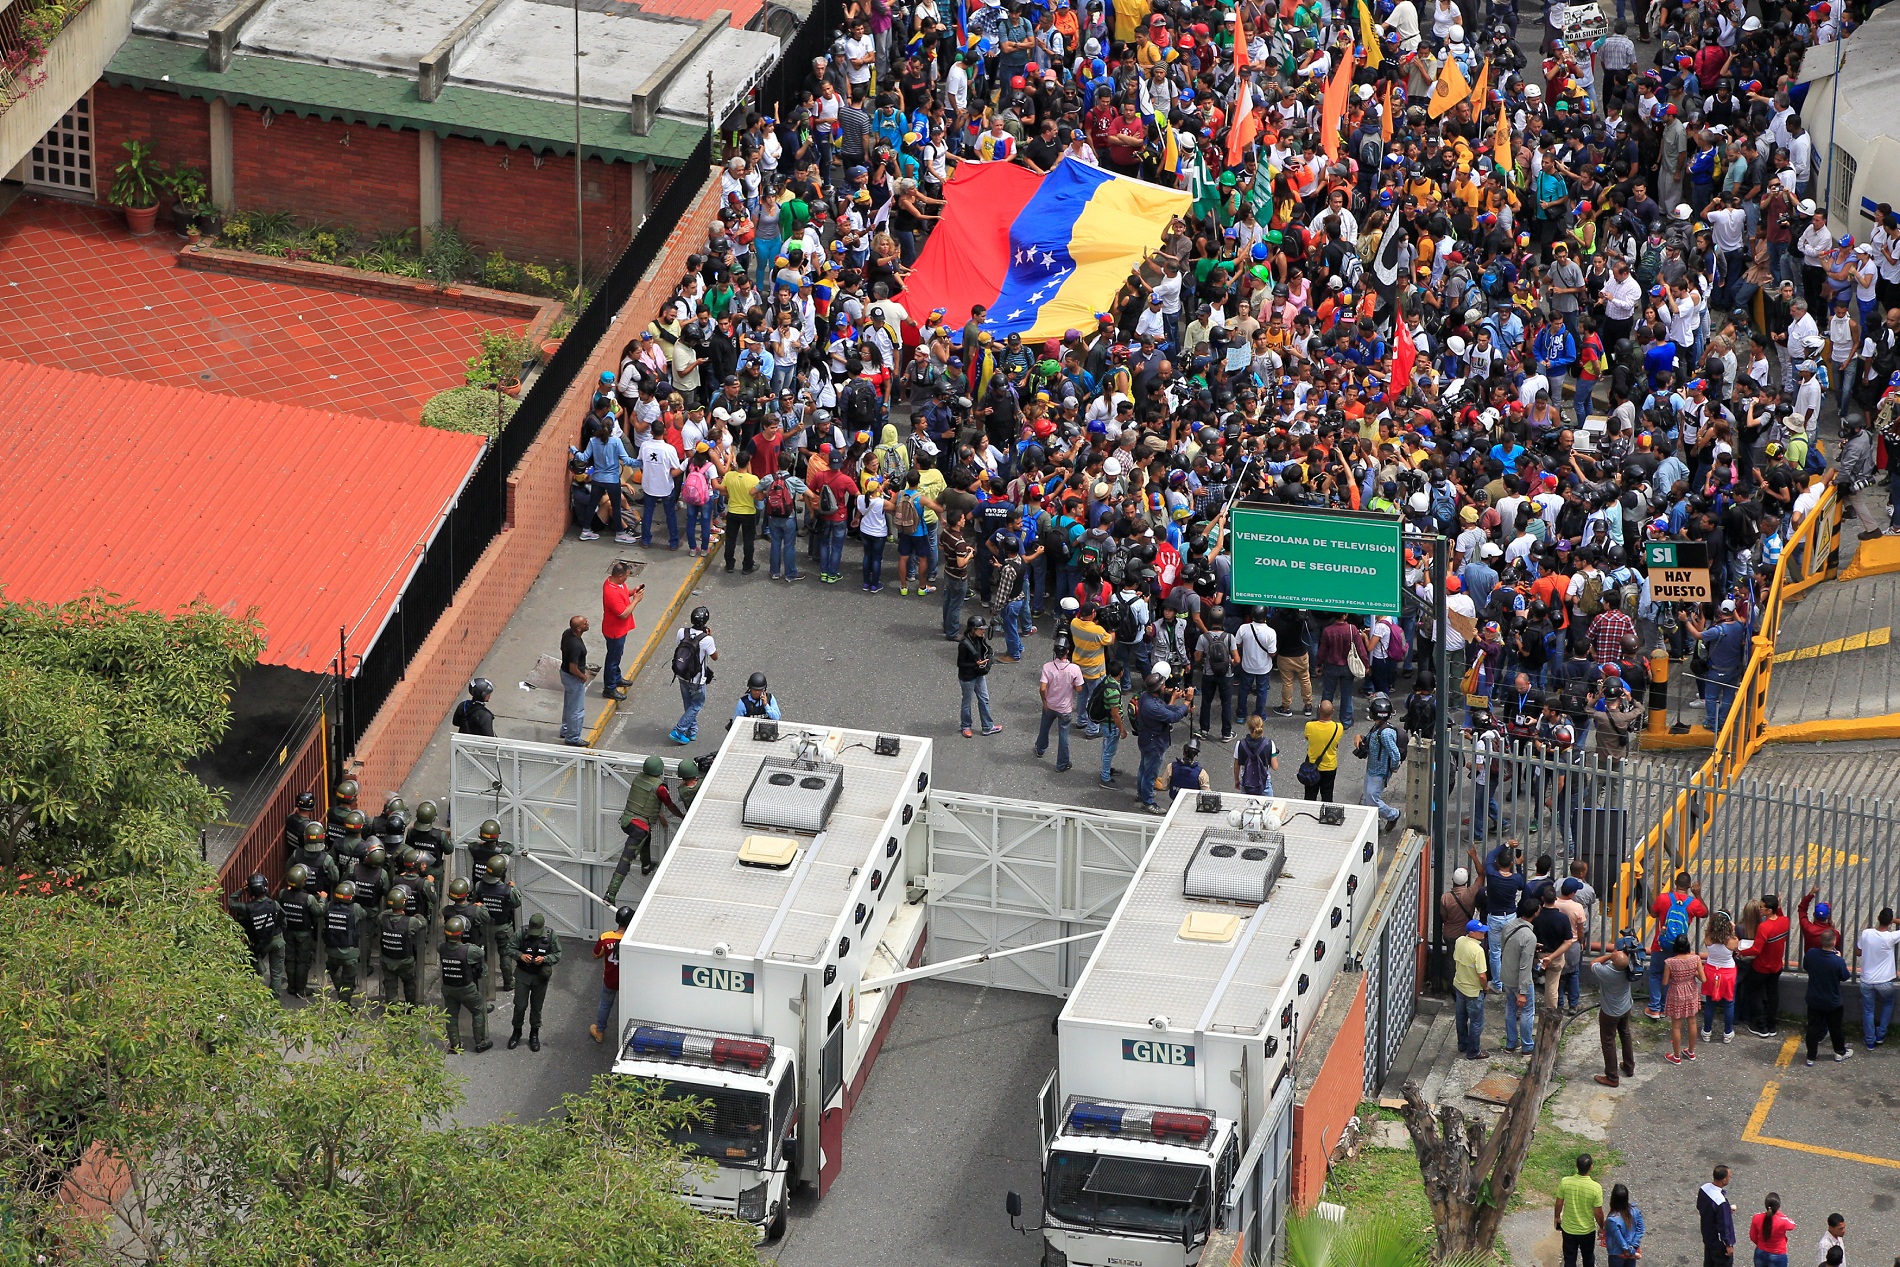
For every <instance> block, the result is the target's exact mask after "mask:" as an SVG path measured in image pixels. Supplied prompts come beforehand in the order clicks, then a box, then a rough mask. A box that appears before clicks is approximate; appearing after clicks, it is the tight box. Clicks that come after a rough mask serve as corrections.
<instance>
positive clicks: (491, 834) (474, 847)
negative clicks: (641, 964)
mask: <svg viewBox="0 0 1900 1267" xmlns="http://www.w3.org/2000/svg"><path fill="white" fill-rule="evenodd" d="M514 851H515V845H514V842H513V841H512V840H503V839H502V838H501V824H500V823H498V822H496V821H495V820H494V819H492V818H490V819H487V820H485V821H484V822H483V823H482V827H481V831H479V832H478V833H477V834H476V836H475V839H473V840H471V841H469V842H468V860H469V867H470V872H469V878H470V879H471V880H473V881H475V883H477V884H480V883H481V882H482V881H483V880H486V879H487V878H488V860H489V859H490V858H493V857H494V856H495V855H497V854H502V855H511V854H513V853H514Z"/></svg>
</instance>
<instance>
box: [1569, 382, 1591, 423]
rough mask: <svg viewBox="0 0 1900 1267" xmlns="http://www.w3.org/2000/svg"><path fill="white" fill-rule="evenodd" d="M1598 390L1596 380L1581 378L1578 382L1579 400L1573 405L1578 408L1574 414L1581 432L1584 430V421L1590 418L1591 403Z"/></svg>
mask: <svg viewBox="0 0 1900 1267" xmlns="http://www.w3.org/2000/svg"><path fill="white" fill-rule="evenodd" d="M1596 389H1597V381H1596V379H1594V378H1579V379H1578V380H1577V398H1576V400H1574V401H1573V402H1571V403H1572V404H1574V405H1575V406H1576V409H1575V410H1574V412H1575V413H1576V415H1577V429H1578V430H1579V431H1581V430H1582V429H1583V422H1584V419H1585V418H1588V417H1589V416H1590V401H1591V397H1592V396H1593V395H1594V394H1595V392H1596Z"/></svg>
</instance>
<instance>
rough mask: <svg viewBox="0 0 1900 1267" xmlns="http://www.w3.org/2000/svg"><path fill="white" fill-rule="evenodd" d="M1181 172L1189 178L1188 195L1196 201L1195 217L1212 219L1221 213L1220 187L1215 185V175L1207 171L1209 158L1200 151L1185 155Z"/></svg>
mask: <svg viewBox="0 0 1900 1267" xmlns="http://www.w3.org/2000/svg"><path fill="white" fill-rule="evenodd" d="M1181 172H1182V174H1183V175H1185V176H1186V177H1187V190H1188V195H1189V197H1191V198H1193V199H1194V207H1193V212H1194V215H1195V217H1196V218H1198V219H1211V218H1212V217H1213V216H1214V215H1215V214H1216V213H1218V212H1219V211H1220V186H1219V185H1216V184H1215V183H1214V177H1213V174H1212V173H1211V172H1209V171H1208V170H1207V156H1206V155H1205V154H1202V153H1201V151H1200V150H1198V149H1197V150H1195V151H1194V152H1193V153H1192V154H1188V155H1184V156H1183V157H1182V160H1181Z"/></svg>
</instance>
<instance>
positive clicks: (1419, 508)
mask: <svg viewBox="0 0 1900 1267" xmlns="http://www.w3.org/2000/svg"><path fill="white" fill-rule="evenodd" d="M1405 504H1406V506H1407V507H1408V508H1409V509H1410V510H1411V512H1412V513H1413V514H1415V515H1422V514H1424V513H1426V512H1427V511H1429V510H1430V509H1431V508H1432V499H1431V498H1429V497H1427V496H1426V495H1425V494H1423V493H1413V494H1412V497H1411V500H1410V501H1407V502H1406V503H1405Z"/></svg>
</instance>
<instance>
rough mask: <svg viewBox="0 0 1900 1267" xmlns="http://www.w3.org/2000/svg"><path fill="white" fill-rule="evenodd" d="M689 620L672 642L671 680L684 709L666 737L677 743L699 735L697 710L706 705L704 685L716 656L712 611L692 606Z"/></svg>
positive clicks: (709, 678)
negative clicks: (677, 688)
mask: <svg viewBox="0 0 1900 1267" xmlns="http://www.w3.org/2000/svg"><path fill="white" fill-rule="evenodd" d="M691 620H692V623H691V624H690V625H689V626H685V627H682V628H681V629H680V631H679V637H678V639H677V641H675V643H674V645H673V680H674V681H676V682H678V683H679V687H680V702H681V703H682V704H684V705H685V706H686V711H685V712H683V713H681V714H680V719H679V720H678V721H677V722H675V723H673V729H672V730H670V731H668V732H667V735H666V737H667V738H668V739H671V740H672V741H673V742H674V743H676V744H681V745H685V744H690V743H692V742H693V741H694V740H696V739H697V738H698V737H699V710H700V709H702V708H704V707H705V706H706V685H707V683H709V682H711V681H712V680H713V669H712V662H713V661H714V660H717V659H718V658H719V647H718V645H717V644H716V643H714V642H713V636H712V629H711V624H712V613H711V612H710V611H708V610H707V609H706V608H704V607H695V608H693V614H692V618H691Z"/></svg>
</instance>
